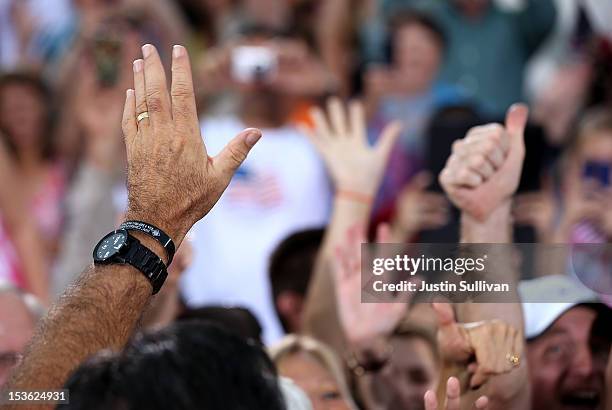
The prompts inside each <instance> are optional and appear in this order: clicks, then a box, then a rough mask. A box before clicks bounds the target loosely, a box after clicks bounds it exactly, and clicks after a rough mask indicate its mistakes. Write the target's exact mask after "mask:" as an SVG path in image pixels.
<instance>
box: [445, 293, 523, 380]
mask: <svg viewBox="0 0 612 410" xmlns="http://www.w3.org/2000/svg"><path fill="white" fill-rule="evenodd" d="M433 308H434V311H435V312H436V317H437V319H438V347H439V349H440V352H441V355H442V358H443V360H445V361H450V362H452V363H463V364H467V367H468V371H469V386H470V388H471V389H476V388H478V387H480V386H482V385H483V384H485V383H486V382H487V381H488V380H489V379H490V378H491V377H493V376H495V375H499V374H504V373H508V372H511V371H512V370H514V369H515V368H516V367H517V366H519V365H520V360H521V358H522V357H523V334H522V332H521V331H520V330H518V329H517V328H515V327H514V326H512V325H510V324H508V323H506V322H503V321H501V320H489V321H482V322H474V323H457V320H456V318H455V312H454V311H453V307H452V305H450V304H447V303H434V304H433Z"/></svg>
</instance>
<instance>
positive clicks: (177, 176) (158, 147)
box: [122, 45, 261, 246]
mask: <svg viewBox="0 0 612 410" xmlns="http://www.w3.org/2000/svg"><path fill="white" fill-rule="evenodd" d="M143 56H144V60H136V61H135V62H134V90H128V92H127V97H126V101H125V109H124V113H123V123H122V126H123V134H124V137H125V144H126V150H127V158H128V182H127V183H128V192H129V206H128V212H127V215H126V218H128V219H137V220H143V221H145V222H149V223H152V224H154V225H156V226H159V227H160V228H161V229H163V230H165V231H166V232H168V234H169V235H170V236H171V237H172V239H173V240H174V242H175V243H176V245H177V246H178V245H179V244H180V243H181V241H182V240H183V238H184V236H185V234H186V233H187V231H188V230H189V229H190V228H191V226H192V225H193V224H194V223H195V222H197V221H198V220H200V219H201V218H202V217H204V215H206V214H207V213H208V211H210V209H211V208H212V207H213V205H214V204H215V203H216V202H217V200H218V199H219V197H220V196H221V194H222V193H223V191H224V190H225V188H226V187H227V185H228V184H229V181H230V179H231V178H232V176H233V175H234V172H235V170H236V169H237V168H238V166H239V165H240V164H241V163H242V161H244V159H245V158H246V156H247V154H248V152H249V151H250V149H251V148H252V147H253V146H254V145H255V143H256V142H257V141H258V140H259V138H260V137H261V132H260V131H259V130H256V129H246V130H244V131H242V132H241V133H240V134H238V135H237V136H236V137H235V138H234V139H233V140H231V141H230V142H229V144H228V145H227V146H226V147H225V148H224V149H223V150H222V151H221V152H220V153H219V154H218V155H217V156H216V157H209V156H208V154H207V153H206V147H205V145H204V142H203V140H202V138H201V136H200V124H199V122H198V115H197V110H196V104H195V96H194V91H193V83H192V76H191V66H190V64H189V56H188V55H187V51H186V50H185V48H184V47H182V46H175V47H174V50H173V53H172V86H171V89H170V92H168V89H167V86H166V76H165V73H164V69H163V67H162V64H161V60H160V58H159V55H158V53H157V50H156V49H155V47H153V46H152V45H145V46H144V47H143ZM143 113H148V117H146V118H143V117H142V115H141V114H143ZM139 116H140V118H139Z"/></svg>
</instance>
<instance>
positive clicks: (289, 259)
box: [269, 228, 325, 326]
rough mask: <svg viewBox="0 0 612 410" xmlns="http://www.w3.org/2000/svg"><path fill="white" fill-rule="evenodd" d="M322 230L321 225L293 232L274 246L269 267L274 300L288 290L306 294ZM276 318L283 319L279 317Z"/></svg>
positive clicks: (323, 231) (321, 237)
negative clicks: (316, 227)
mask: <svg viewBox="0 0 612 410" xmlns="http://www.w3.org/2000/svg"><path fill="white" fill-rule="evenodd" d="M324 233H325V230H324V229H323V228H318V229H308V230H304V231H299V232H295V233H293V234H291V235H290V236H288V237H287V238H285V239H284V240H283V241H282V242H281V243H280V244H279V245H278V246H277V247H276V249H275V250H274V252H273V253H272V256H271V257H270V267H269V273H270V283H271V286H272V296H273V298H274V300H276V298H277V297H278V296H279V295H280V294H281V293H282V292H288V291H289V292H294V293H296V294H298V295H301V296H305V295H306V291H307V289H308V284H309V282H310V277H311V275H312V270H313V269H314V264H315V260H316V257H317V253H318V252H319V248H320V246H321V243H322V242H323V235H324ZM275 306H276V304H275ZM280 320H281V322H283V318H282V317H281V318H280ZM283 326H285V323H283Z"/></svg>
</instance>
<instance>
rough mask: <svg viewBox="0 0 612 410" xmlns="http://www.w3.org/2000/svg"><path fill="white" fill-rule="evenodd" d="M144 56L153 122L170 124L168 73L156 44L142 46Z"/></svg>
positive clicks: (149, 110)
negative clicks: (165, 70) (165, 71)
mask: <svg viewBox="0 0 612 410" xmlns="http://www.w3.org/2000/svg"><path fill="white" fill-rule="evenodd" d="M142 55H143V57H144V77H145V96H146V100H147V111H148V112H149V119H150V121H151V124H153V126H155V125H156V124H159V125H162V124H168V123H169V122H170V121H171V120H172V117H171V113H170V98H169V97H168V87H167V85H166V73H164V67H163V66H162V63H161V60H160V58H159V54H158V53H157V50H156V49H155V47H154V46H152V45H151V44H145V45H144V46H143V47H142Z"/></svg>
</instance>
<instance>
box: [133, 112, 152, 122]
mask: <svg viewBox="0 0 612 410" xmlns="http://www.w3.org/2000/svg"><path fill="white" fill-rule="evenodd" d="M145 118H149V113H148V112H147V111H145V112H141V113H140V114H138V117H136V122H137V123H139V124H140V121H142V120H144V119H145Z"/></svg>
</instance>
